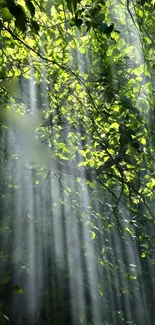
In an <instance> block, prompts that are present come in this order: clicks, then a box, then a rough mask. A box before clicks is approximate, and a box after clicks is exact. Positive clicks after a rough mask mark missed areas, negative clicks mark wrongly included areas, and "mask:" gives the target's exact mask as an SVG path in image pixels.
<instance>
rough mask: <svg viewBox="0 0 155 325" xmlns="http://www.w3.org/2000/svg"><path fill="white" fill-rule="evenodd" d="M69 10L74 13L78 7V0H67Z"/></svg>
mask: <svg viewBox="0 0 155 325" xmlns="http://www.w3.org/2000/svg"><path fill="white" fill-rule="evenodd" d="M66 2H67V7H68V10H69V11H70V12H71V13H72V14H73V13H74V12H75V11H76V9H77V1H76V0H66Z"/></svg>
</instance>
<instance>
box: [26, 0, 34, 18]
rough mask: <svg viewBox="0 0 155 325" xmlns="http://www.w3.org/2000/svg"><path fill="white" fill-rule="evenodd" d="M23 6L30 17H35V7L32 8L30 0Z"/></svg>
mask: <svg viewBox="0 0 155 325" xmlns="http://www.w3.org/2000/svg"><path fill="white" fill-rule="evenodd" d="M25 4H26V7H27V9H28V10H29V12H30V14H31V17H32V18H33V17H34V15H35V7H34V5H33V3H32V2H31V0H26V2H25Z"/></svg>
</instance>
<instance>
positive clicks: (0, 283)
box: [0, 271, 11, 286]
mask: <svg viewBox="0 0 155 325" xmlns="http://www.w3.org/2000/svg"><path fill="white" fill-rule="evenodd" d="M10 280H11V272H10V271H9V272H7V273H6V275H5V276H4V277H3V278H2V279H1V281H0V285H1V286H2V285H5V284H7V283H8V282H10Z"/></svg>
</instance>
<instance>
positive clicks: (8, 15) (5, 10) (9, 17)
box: [1, 7, 13, 21]
mask: <svg viewBox="0 0 155 325" xmlns="http://www.w3.org/2000/svg"><path fill="white" fill-rule="evenodd" d="M1 13H2V18H3V20H4V21H11V20H12V19H13V15H12V14H11V13H10V11H9V9H8V8H7V7H5V8H2V9H1Z"/></svg>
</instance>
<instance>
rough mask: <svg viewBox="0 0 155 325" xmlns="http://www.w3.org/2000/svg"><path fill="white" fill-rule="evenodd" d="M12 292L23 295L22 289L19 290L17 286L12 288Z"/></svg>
mask: <svg viewBox="0 0 155 325" xmlns="http://www.w3.org/2000/svg"><path fill="white" fill-rule="evenodd" d="M12 291H16V292H17V293H19V294H23V290H22V288H20V287H19V286H18V285H15V286H13V287H12Z"/></svg>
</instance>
